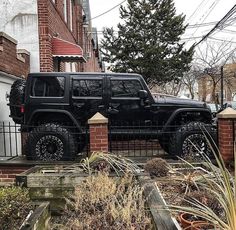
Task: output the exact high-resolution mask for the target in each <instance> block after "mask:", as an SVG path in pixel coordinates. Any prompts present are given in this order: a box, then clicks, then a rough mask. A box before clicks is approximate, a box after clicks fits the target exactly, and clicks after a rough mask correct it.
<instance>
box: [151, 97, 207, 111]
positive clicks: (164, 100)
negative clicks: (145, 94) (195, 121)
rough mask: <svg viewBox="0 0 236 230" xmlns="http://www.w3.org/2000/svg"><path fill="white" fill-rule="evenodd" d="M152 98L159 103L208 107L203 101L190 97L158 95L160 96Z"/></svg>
mask: <svg viewBox="0 0 236 230" xmlns="http://www.w3.org/2000/svg"><path fill="white" fill-rule="evenodd" d="M154 100H155V102H156V103H158V104H160V105H168V106H172V105H173V106H177V107H178V106H180V107H200V108H208V106H207V104H206V103H205V102H200V101H196V100H191V99H183V98H178V97H160V98H154Z"/></svg>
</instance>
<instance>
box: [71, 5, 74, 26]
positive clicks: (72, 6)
mask: <svg viewBox="0 0 236 230" xmlns="http://www.w3.org/2000/svg"><path fill="white" fill-rule="evenodd" d="M73 8H74V4H73V0H70V30H71V31H72V30H73Z"/></svg>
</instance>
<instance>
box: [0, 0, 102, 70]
mask: <svg viewBox="0 0 236 230" xmlns="http://www.w3.org/2000/svg"><path fill="white" fill-rule="evenodd" d="M90 18H91V16H90V7H89V0H83V1H81V0H21V1H14V0H8V1H0V31H3V32H5V33H7V34H9V35H10V36H11V37H13V38H14V39H16V40H17V41H18V46H19V48H21V49H27V50H28V51H29V52H30V58H31V60H30V61H31V66H30V72H39V71H41V72H50V71H73V72H74V71H82V72H84V71H89V72H99V71H101V68H100V66H101V62H100V58H99V52H98V47H97V44H96V41H95V40H94V36H93V28H92V25H91V20H90ZM57 39H60V41H63V44H64V45H63V44H60V47H57V43H55V42H54V41H55V40H56V41H57ZM68 47H69V49H68ZM59 49H60V50H61V51H62V53H60V52H59V53H58V52H57V53H54V51H55V50H59ZM71 50H73V51H72V52H71ZM76 52H77V53H76Z"/></svg>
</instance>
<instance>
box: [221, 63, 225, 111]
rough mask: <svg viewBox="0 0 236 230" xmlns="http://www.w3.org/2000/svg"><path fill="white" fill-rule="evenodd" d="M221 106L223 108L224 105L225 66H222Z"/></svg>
mask: <svg viewBox="0 0 236 230" xmlns="http://www.w3.org/2000/svg"><path fill="white" fill-rule="evenodd" d="M220 92H221V95H220V106H221V108H223V105H224V66H223V65H222V66H221V67H220Z"/></svg>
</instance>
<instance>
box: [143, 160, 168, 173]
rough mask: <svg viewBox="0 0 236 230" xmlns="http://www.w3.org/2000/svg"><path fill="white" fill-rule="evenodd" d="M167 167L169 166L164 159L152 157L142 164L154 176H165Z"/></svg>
mask: <svg viewBox="0 0 236 230" xmlns="http://www.w3.org/2000/svg"><path fill="white" fill-rule="evenodd" d="M169 168H170V166H169V164H168V163H167V162H166V160H164V159H161V158H153V159H151V160H149V161H147V162H146V164H145V165H144V169H145V171H146V172H148V173H150V175H151V176H156V177H162V176H167V174H168V172H169Z"/></svg>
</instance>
